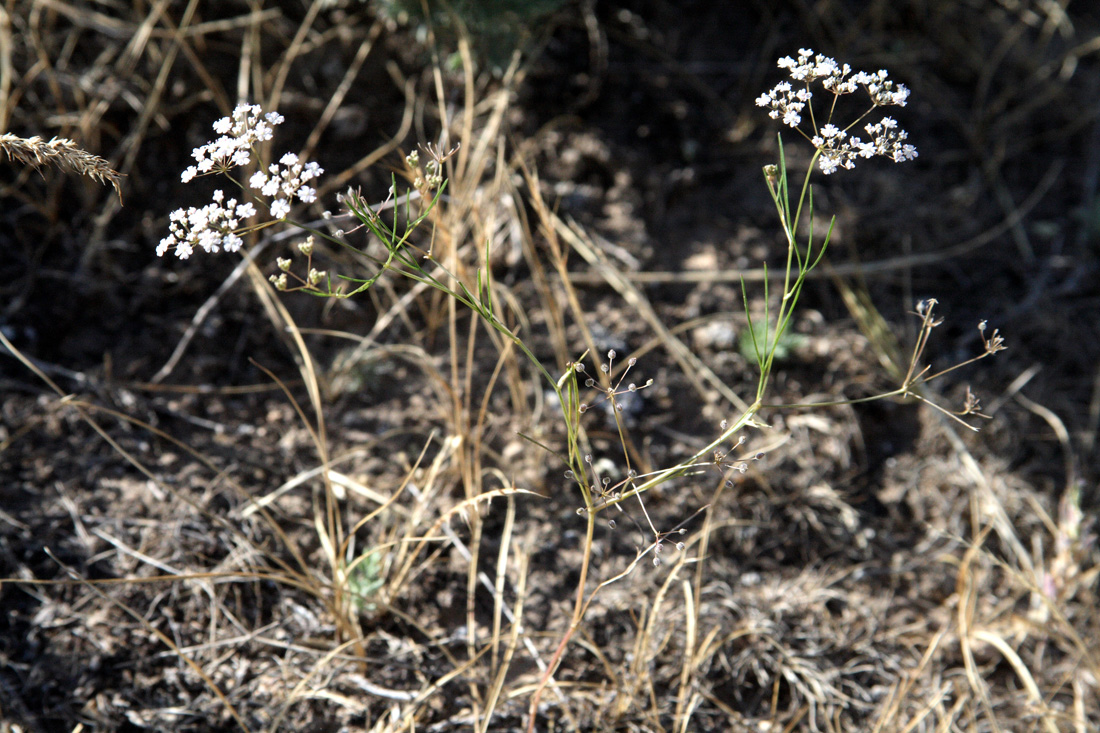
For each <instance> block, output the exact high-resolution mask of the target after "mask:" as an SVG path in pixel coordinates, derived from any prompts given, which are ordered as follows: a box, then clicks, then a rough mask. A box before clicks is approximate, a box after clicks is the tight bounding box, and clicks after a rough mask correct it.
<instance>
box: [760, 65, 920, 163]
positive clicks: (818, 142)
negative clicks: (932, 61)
mask: <svg viewBox="0 0 1100 733" xmlns="http://www.w3.org/2000/svg"><path fill="white" fill-rule="evenodd" d="M779 68H781V69H787V71H788V73H789V74H790V77H791V79H793V80H794V81H796V82H798V83H799V86H798V88H795V86H794V85H792V84H791V83H790V82H789V81H783V82H780V83H778V84H776V85H775V87H774V88H772V90H771V91H769V92H767V93H766V94H761V95H760V96H759V97H757V99H756V105H757V106H758V107H768V108H769V112H768V116H769V117H771V118H772V119H773V120H778V119H782V120H783V124H785V125H787V126H788V127H793V128H796V129H797V128H798V126H799V125H800V124H802V111H803V110H804V109H805V108H806V106H807V105H808V104H809V103H810V100H811V99H812V98H813V92H811V91H810V84H812V83H813V82H815V81H818V80H821V85H822V86H823V87H825V89H826V91H828V92H831V93H832V94H833V95H834V100H833V105H830V106H829V119H830V120H831V117H832V110H833V109H834V105H835V97H839V96H841V95H845V94H852V93H854V92H855V91H857V90H858V89H860V88H861V87H862V88H863V89H865V90H866V91H867V94H868V96H870V98H871V109H874V108H875V107H884V106H887V105H897V106H899V107H904V106H905V103H906V101H907V100H908V99H909V89H908V88H906V86H905V85H904V84H898V85H896V86H895V84H894V83H893V82H892V81H890V80H889V79H888V78H887V73H886V71H885V70H879V71H876V72H866V71H859V72H856V73H854V74H853V73H852V69H851V67H850V66H848V64H837V62H836V61H835V60H834V59H831V58H829V57H827V56H822V55H820V54H818V55H816V56H815V55H814V52H813V51H812V50H810V49H808V48H803V49H799V51H798V59H797V60H796V59H792V58H791V57H790V56H784V57H783V58H781V59H779ZM870 111H871V110H870V109H869V110H867V112H870ZM810 112H811V114H810V119H811V123H812V124H813V126H814V134H813V135H807V137H808V138H809V140H810V142H811V143H813V145H814V147H816V148H817V149H818V150H820V151H821V157H820V159H819V161H818V165H819V166H820V167H821V171H822V173H825V174H829V173H833V172H834V171H836V169H837V168H854V167H855V161H856V158H871V157H874V156H876V155H882V156H885V157H887V158H890V159H891V160H893V161H894V162H895V163H900V162H902V161H905V160H912V159H914V158H916V157H917V149H916V148H915V147H913V146H912V145H909V144H907V143H906V142H905V140H906V138H907V137H908V134H907V133H906V132H905V130H901V129H898V126H897V122H896V121H895V120H894V119H893V118H891V117H884V118H883V119H882V120H881V121H880V122H877V123H873V124H868V125H866V126H865V127H864V130H866V131H867V134H868V135H869V136H870V139H869V140H868V141H866V142H865V141H863V140H862V139H861V138H858V137H849V136H848V129H849V128H851V127H852V125H855V124H856V123H855V122H853V123H852V124H851V125H849V126H848V127H847V128H844V129H841V128H839V127H837V126H836V125H833V124H832V123H831V122H830V121H829V120H826V124H824V125H823V126H821V127H820V128H818V127H817V122H816V120H815V119H814V118H813V110H812V108H811V110H810ZM867 112H865V113H864V115H866V114H867ZM862 118H863V116H862V115H861V116H860V118H859V119H862ZM858 121H859V120H856V122H858Z"/></svg>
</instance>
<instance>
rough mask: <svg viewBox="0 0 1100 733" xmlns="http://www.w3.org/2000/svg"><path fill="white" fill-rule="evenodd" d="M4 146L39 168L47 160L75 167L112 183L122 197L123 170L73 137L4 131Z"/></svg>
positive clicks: (0, 140)
mask: <svg viewBox="0 0 1100 733" xmlns="http://www.w3.org/2000/svg"><path fill="white" fill-rule="evenodd" d="M0 150H3V151H4V152H5V153H7V154H8V159H9V160H17V161H19V162H20V163H23V164H24V165H29V166H31V167H33V168H34V169H35V170H38V168H39V166H41V165H43V164H46V163H52V164H53V165H56V166H57V167H58V168H61V169H62V170H65V169H68V170H70V171H75V172H76V173H79V174H80V175H83V176H89V177H90V178H94V179H96V180H97V181H99V182H100V183H110V184H111V185H112V186H114V189H115V193H117V194H118V200H119V201H122V189H121V188H119V181H121V180H122V174H121V173H119V172H118V171H116V170H114V169H113V168H111V166H110V165H109V164H108V163H107V161H106V160H104V159H103V158H100V157H99V156H98V155H92V154H91V153H89V152H88V151H86V150H82V149H81V148H79V147H77V144H76V143H74V142H73V141H72V140H68V139H66V138H62V137H55V138H54V139H52V140H50V141H49V142H46V141H45V140H43V139H42V138H40V137H38V136H37V135H35V136H34V137H32V138H22V137H18V136H16V135H12V134H11V133H4V134H3V135H0Z"/></svg>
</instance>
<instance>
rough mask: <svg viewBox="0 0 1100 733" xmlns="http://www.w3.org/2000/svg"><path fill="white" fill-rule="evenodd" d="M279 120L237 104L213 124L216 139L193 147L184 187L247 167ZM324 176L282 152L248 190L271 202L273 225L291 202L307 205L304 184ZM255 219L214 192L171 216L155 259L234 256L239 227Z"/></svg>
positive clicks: (311, 196)
mask: <svg viewBox="0 0 1100 733" xmlns="http://www.w3.org/2000/svg"><path fill="white" fill-rule="evenodd" d="M282 121H283V116H282V115H280V114H279V113H278V112H268V113H267V114H263V112H262V110H261V109H260V107H259V106H257V105H249V104H242V105H239V106H238V107H237V108H236V109H235V110H233V115H232V116H231V117H223V118H222V119H220V120H218V121H217V122H215V123H214V132H216V133H218V134H219V135H220V136H221V137H219V138H218V139H217V140H215V141H213V142H211V143H207V144H206V145H203V146H201V147H198V148H195V150H194V151H192V153H191V156H192V157H193V158H194V159H195V161H196V165H192V166H188V168H187V169H186V170H185V171H184V172H183V175H182V176H181V177H180V178H181V180H182V181H183V182H184V183H188V182H189V181H191V180H192V179H194V178H195V177H196V176H202V175H207V174H209V173H227V172H228V171H230V170H231V169H232V168H235V167H238V166H243V165H248V163H249V162H250V161H251V159H252V157H251V156H252V150H253V146H254V145H255V144H256V143H258V142H264V141H267V140H270V139H271V137H272V134H273V132H272V128H273V126H274V125H278V124H280V123H281V122H282ZM323 172H324V171H323V170H322V169H321V167H320V166H319V165H317V164H316V163H310V162H302V161H300V160H299V159H298V156H297V155H295V154H293V153H287V154H285V155H284V156H283V157H282V158H280V159H279V162H278V163H272V164H271V165H270V166H268V167H267V172H262V171H261V172H257V173H255V174H253V176H252V177H251V178H250V179H249V181H248V185H249V186H250V187H251V188H253V189H255V190H258V191H259V192H260V194H262V195H263V196H265V197H267V198H269V199H274V200H273V201H272V202H271V204H270V207H269V210H270V213H271V216H272V218H274V219H276V220H278V219H283V218H285V217H286V216H287V215H288V214H290V201H291V200H292V199H293V198H295V197H296V198H297V199H298V200H299V201H304V202H306V203H310V202H312V201H314V200H316V198H317V193H316V191H314V189H313V188H311V187H310V186H307V185H305V184H306V182H308V181H311V180H313V179H315V178H317V177H318V176H319V175H320V174H321V173H323ZM255 215H256V207H255V206H253V205H252V204H251V203H240V202H238V201H237V200H236V199H228V200H226V199H225V194H224V193H223V192H221V191H215V192H214V201H213V203H210V204H207V205H206V206H203V207H201V208H195V207H190V208H187V209H177V210H176V211H173V212H172V214H171V216H170V217H169V219H170V222H171V223H170V224H169V227H168V236H167V237H165V238H164V239H162V240H160V244H159V245H158V246H157V256H159V257H163V256H164V255H165V254H166V253H168V252H169V251H172V252H174V253H175V254H176V256H177V257H179V258H180V259H186V258H188V257H190V256H191V254H192V253H193V252H194V251H195V247H199V248H201V249H202V250H203V251H205V252H210V253H213V252H219V251H221V250H223V249H224V250H225V251H227V252H236V251H237V250H239V249H240V248H241V245H242V243H243V242H242V241H241V238H240V236H238V232H239V231H240V227H241V226H242V222H243V221H244V220H246V219H249V218H251V217H253V216H255Z"/></svg>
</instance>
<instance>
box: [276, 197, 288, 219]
mask: <svg viewBox="0 0 1100 733" xmlns="http://www.w3.org/2000/svg"><path fill="white" fill-rule="evenodd" d="M289 213H290V204H288V203H287V201H286V199H275V201H274V202H272V204H271V215H272V216H273V217H275V218H276V219H285V218H286V216H287V214H289Z"/></svg>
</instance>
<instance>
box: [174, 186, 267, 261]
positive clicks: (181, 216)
mask: <svg viewBox="0 0 1100 733" xmlns="http://www.w3.org/2000/svg"><path fill="white" fill-rule="evenodd" d="M255 215H256V207H255V206H253V205H252V204H251V203H243V204H242V203H238V202H237V199H229V200H228V201H226V200H225V194H224V193H222V192H221V191H215V192H214V203H212V204H207V205H206V206H203V207H202V208H200V209H196V208H195V207H194V206H192V207H191V208H189V209H176V210H175V211H173V212H172V214H171V216H170V217H169V220H170V221H171V223H170V224H169V225H168V232H169V234H168V236H167V237H165V238H164V239H162V240H160V244H158V245H157V257H163V256H164V255H165V254H166V253H167V252H168V250H169V249H173V250H174V251H175V253H176V257H179V258H180V259H181V260H186V259H187V258H188V257H190V256H191V253H192V252H194V251H195V246H196V245H197V246H198V247H201V248H202V249H203V250H204V251H206V252H210V253H214V252H218V251H220V250H223V249H224V250H225V251H226V252H236V251H237V250H239V249H240V248H241V245H242V244H244V241H243V240H242V239H241V238H240V237H239V236H237V234H236V230H237V227H238V226H240V223H241V220H243V219H248V218H250V217H253V216H255Z"/></svg>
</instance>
